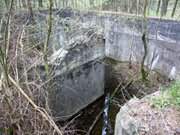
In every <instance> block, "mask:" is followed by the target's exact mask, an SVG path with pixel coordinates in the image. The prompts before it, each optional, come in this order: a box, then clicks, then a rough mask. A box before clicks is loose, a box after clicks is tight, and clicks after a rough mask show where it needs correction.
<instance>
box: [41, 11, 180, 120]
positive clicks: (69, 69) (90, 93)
mask: <svg viewBox="0 0 180 135" xmlns="http://www.w3.org/2000/svg"><path fill="white" fill-rule="evenodd" d="M63 12H65V13H63ZM64 14H65V16H64ZM64 18H66V19H64ZM67 18H68V19H67ZM53 26H54V28H55V29H54V30H53V32H54V33H53V36H52V38H51V46H52V51H53V53H52V56H50V57H49V61H50V64H51V65H52V66H54V67H55V69H56V70H55V78H54V79H53V80H52V81H51V83H52V84H55V85H53V87H52V88H51V92H50V98H49V99H50V102H49V103H50V107H51V109H52V110H53V114H54V116H57V117H59V118H62V119H63V118H68V117H69V116H71V115H73V114H75V113H76V112H78V111H79V110H80V109H82V108H83V107H85V106H87V105H88V104H90V103H92V102H93V101H94V100H95V99H97V98H99V97H100V96H102V95H103V93H104V82H105V81H104V74H105V71H104V66H103V65H102V64H99V63H98V62H95V63H93V62H92V61H97V60H98V59H102V58H104V57H110V58H113V59H115V60H119V61H129V59H130V57H131V58H132V61H134V62H141V60H142V57H143V53H144V50H143V43H142V40H141V36H142V31H143V21H142V19H141V18H135V17H129V16H121V15H114V14H105V13H101V14H99V13H95V12H94V13H93V12H87V13H86V12H83V13H80V12H76V11H75V12H74V11H71V10H70V11H62V12H60V14H59V20H58V21H57V22H56V24H54V25H53ZM148 33H149V34H148V56H147V59H146V65H147V66H149V67H150V68H151V69H156V70H159V72H161V73H163V74H166V75H168V76H170V77H172V78H178V77H179V76H180V48H179V45H180V23H179V22H176V21H170V20H158V19H149V20H148ZM88 63H89V64H88ZM42 74H43V73H42ZM51 83H50V85H51Z"/></svg>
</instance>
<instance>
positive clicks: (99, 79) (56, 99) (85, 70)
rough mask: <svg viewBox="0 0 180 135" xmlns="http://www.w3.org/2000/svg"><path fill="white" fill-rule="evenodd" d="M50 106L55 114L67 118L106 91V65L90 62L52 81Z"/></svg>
mask: <svg viewBox="0 0 180 135" xmlns="http://www.w3.org/2000/svg"><path fill="white" fill-rule="evenodd" d="M51 82H52V84H53V85H52V87H51V90H52V91H51V93H50V96H49V99H50V102H49V103H50V104H49V105H50V108H51V109H52V110H53V114H54V116H56V117H58V118H60V119H66V118H69V117H70V116H72V115H73V114H75V113H77V112H78V111H79V110H80V109H83V108H84V107H86V106H87V105H88V104H90V103H92V102H93V101H95V100H96V99H97V98H99V97H100V96H102V95H103V93H104V65H103V64H101V63H99V62H89V63H87V64H84V65H82V66H80V67H77V68H76V69H73V70H72V71H70V72H66V73H63V74H62V75H59V76H56V77H55V78H54V79H53V80H52V81H51Z"/></svg>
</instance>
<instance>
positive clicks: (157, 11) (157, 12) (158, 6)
mask: <svg viewBox="0 0 180 135" xmlns="http://www.w3.org/2000/svg"><path fill="white" fill-rule="evenodd" d="M160 5H161V0H159V1H158V5H157V10H156V15H158V14H159V9H160Z"/></svg>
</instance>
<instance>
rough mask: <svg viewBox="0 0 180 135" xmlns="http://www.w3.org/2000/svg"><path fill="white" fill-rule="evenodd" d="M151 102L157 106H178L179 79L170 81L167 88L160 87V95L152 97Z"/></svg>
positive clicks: (179, 98) (179, 94)
mask: <svg viewBox="0 0 180 135" xmlns="http://www.w3.org/2000/svg"><path fill="white" fill-rule="evenodd" d="M152 102H153V105H154V106H155V107H157V108H164V107H167V106H177V107H180V81H176V82H174V83H172V84H171V85H170V86H169V87H168V88H167V89H165V88H162V89H161V92H160V95H159V96H158V97H155V98H153V99H152Z"/></svg>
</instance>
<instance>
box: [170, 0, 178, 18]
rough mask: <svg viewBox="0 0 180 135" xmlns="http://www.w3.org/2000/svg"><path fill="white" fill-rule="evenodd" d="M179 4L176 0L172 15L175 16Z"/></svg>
mask: <svg viewBox="0 0 180 135" xmlns="http://www.w3.org/2000/svg"><path fill="white" fill-rule="evenodd" d="M177 4H178V0H176V1H175V3H174V7H173V10H172V14H171V17H174V14H175V11H176V7H177Z"/></svg>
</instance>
